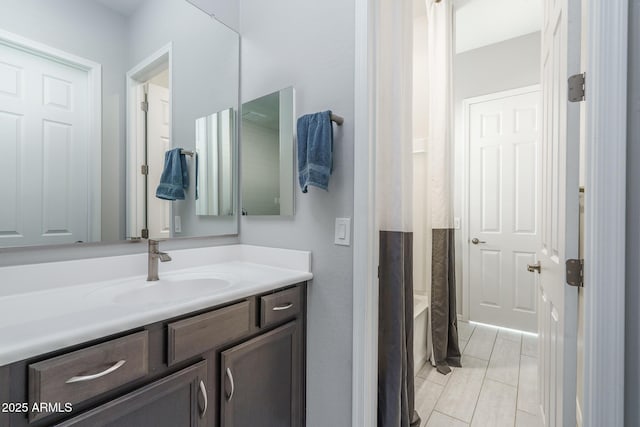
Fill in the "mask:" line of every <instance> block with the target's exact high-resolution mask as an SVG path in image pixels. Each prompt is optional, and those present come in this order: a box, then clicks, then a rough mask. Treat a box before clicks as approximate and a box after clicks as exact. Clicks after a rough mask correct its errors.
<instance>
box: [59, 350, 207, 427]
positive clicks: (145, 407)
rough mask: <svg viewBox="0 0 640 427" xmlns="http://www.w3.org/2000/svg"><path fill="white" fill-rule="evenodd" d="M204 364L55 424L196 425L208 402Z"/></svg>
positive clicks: (203, 416)
mask: <svg viewBox="0 0 640 427" xmlns="http://www.w3.org/2000/svg"><path fill="white" fill-rule="evenodd" d="M206 380H207V364H206V362H199V363H197V364H195V365H192V366H190V367H188V368H185V369H183V370H181V371H179V372H176V373H175V374H172V375H169V376H168V377H165V378H162V379H160V380H157V381H155V382H153V383H151V384H149V385H148V386H145V387H143V388H141V389H139V390H136V391H134V392H132V393H129V394H127V395H125V396H122V397H120V398H118V399H115V400H112V401H110V402H108V403H105V404H104V405H102V406H99V407H97V408H96V409H93V410H91V411H88V412H85V413H83V414H81V415H78V416H77V417H74V418H72V419H70V420H67V421H65V422H63V423H61V424H58V427H62V426H64V427H69V426H73V427H103V426H104V427H107V426H108V427H116V426H117V427H199V426H205V425H206V416H207V412H208V411H210V409H209V408H208V406H209V402H208V401H207V392H206V385H205V383H204V382H205V381H206Z"/></svg>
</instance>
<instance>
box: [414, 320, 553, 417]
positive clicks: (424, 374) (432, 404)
mask: <svg viewBox="0 0 640 427" xmlns="http://www.w3.org/2000/svg"><path fill="white" fill-rule="evenodd" d="M458 328H459V338H460V351H461V352H462V368H454V369H453V372H451V373H450V374H449V375H441V374H439V373H438V372H437V371H436V370H435V369H434V368H433V367H432V366H431V365H430V364H427V365H425V366H424V367H423V368H422V369H421V370H420V372H419V373H418V375H417V377H416V410H417V411H418V413H419V414H420V417H421V418H422V425H421V427H445V426H446V427H465V426H471V427H502V426H509V427H537V426H539V425H541V424H540V420H539V417H538V415H537V411H536V397H537V396H536V394H537V381H538V377H537V366H538V350H537V348H538V342H537V338H536V337H534V336H531V335H525V334H520V333H518V332H512V331H505V330H498V329H496V328H491V327H488V326H480V325H478V326H476V325H471V324H469V323H466V322H459V323H458Z"/></svg>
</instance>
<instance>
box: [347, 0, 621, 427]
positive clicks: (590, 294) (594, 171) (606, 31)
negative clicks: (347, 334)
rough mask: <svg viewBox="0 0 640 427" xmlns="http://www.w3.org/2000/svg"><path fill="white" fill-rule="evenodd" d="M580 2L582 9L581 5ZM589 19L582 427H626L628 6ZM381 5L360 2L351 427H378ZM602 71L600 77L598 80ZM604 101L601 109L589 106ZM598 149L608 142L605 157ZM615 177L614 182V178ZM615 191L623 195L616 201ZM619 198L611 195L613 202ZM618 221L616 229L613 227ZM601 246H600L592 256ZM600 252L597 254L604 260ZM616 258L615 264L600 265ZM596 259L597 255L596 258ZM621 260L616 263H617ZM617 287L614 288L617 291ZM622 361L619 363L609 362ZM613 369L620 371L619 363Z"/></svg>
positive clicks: (599, 10)
mask: <svg viewBox="0 0 640 427" xmlns="http://www.w3.org/2000/svg"><path fill="white" fill-rule="evenodd" d="M574 1H579V0H574ZM582 3H583V5H584V6H585V7H587V9H588V12H589V13H588V16H589V25H588V28H587V29H586V31H585V33H586V34H585V35H586V38H587V40H588V51H589V64H588V66H587V73H588V89H587V94H588V95H587V110H588V111H587V120H588V131H587V138H586V153H587V164H588V169H589V170H588V171H587V179H586V183H587V185H589V186H590V189H591V188H592V191H590V193H589V195H591V197H588V198H587V199H586V201H585V210H588V211H589V216H588V217H587V220H586V232H587V233H589V234H590V235H592V236H597V235H598V234H597V233H601V235H600V237H599V239H598V241H597V242H594V241H593V240H588V241H587V245H585V246H586V248H585V249H586V251H585V258H586V260H587V263H586V268H585V275H586V280H587V282H588V285H587V287H586V288H585V291H586V294H585V355H589V357H586V358H585V370H584V371H585V376H584V384H585V396H584V406H585V409H586V411H585V412H584V414H583V415H584V425H585V426H597V425H598V421H602V420H606V421H607V423H608V425H620V426H621V425H623V419H624V406H623V405H624V365H625V364H624V324H625V323H624V321H625V313H624V308H625V305H624V290H625V262H624V255H625V239H624V235H625V231H626V226H625V221H624V220H622V221H618V219H620V218H623V219H624V218H625V213H626V212H625V211H626V200H625V197H626V194H625V193H626V177H625V167H624V165H625V164H626V145H627V141H626V107H627V106H626V85H627V43H628V39H627V26H628V3H627V2H626V1H625V0H612V1H610V2H606V4H605V2H601V1H599V0H582ZM376 5H377V1H376V0H356V2H355V76H356V77H355V84H354V89H355V96H354V113H355V119H356V120H355V124H354V159H355V160H354V185H355V186H357V188H356V191H355V192H354V218H358V220H357V221H355V222H354V236H353V239H354V242H353V244H354V248H353V296H354V299H353V358H352V364H353V365H352V366H353V376H352V426H353V427H361V426H374V425H376V413H377V400H376V396H377V363H378V354H377V343H378V337H377V331H378V324H377V319H378V289H377V268H378V246H377V245H378V235H377V230H376V227H375V224H376V212H375V180H374V179H372V178H373V177H375V164H376V156H375V146H376V145H375V144H376V140H375V132H374V131H373V129H374V126H375V111H376V92H375V88H374V83H375V76H376V73H375V51H374V43H375V37H376V24H375V22H376V21H375V8H376ZM594 70H598V71H597V72H596V73H594V72H593V71H594ZM590 93H591V94H596V95H597V97H598V100H599V102H598V105H595V104H594V103H589V102H588V100H589V97H590V96H591V95H589V94H590ZM598 141H606V144H601V146H600V147H598V144H597V142H598ZM611 171H614V173H610V172H611ZM612 188H615V189H616V191H611V189H612ZM608 192H609V193H612V194H608ZM612 218H613V219H615V221H612ZM594 243H598V245H600V246H594ZM596 247H598V248H599V251H596ZM600 251H602V252H603V253H608V252H609V251H610V253H611V256H607V257H602V256H600V255H601V253H600ZM596 252H597V253H596ZM612 260H615V262H611V261H612ZM611 278H613V279H614V284H613V287H612V286H611V282H612V280H611ZM612 355H615V357H616V360H615V361H612V360H611V356H612ZM612 362H613V363H612Z"/></svg>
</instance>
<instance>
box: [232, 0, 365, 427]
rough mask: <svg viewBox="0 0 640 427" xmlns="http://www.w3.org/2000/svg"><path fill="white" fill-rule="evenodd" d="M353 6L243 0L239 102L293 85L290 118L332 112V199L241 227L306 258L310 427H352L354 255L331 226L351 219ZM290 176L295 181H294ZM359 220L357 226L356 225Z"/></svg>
mask: <svg viewBox="0 0 640 427" xmlns="http://www.w3.org/2000/svg"><path fill="white" fill-rule="evenodd" d="M354 10H355V9H354V3H353V2H351V1H344V0H325V1H322V2H306V1H305V2H300V1H297V0H276V1H271V2H266V1H264V0H243V2H242V3H241V5H240V29H241V34H242V100H243V101H248V100H251V99H254V98H257V97H260V96H262V95H266V94H268V93H271V92H274V91H276V90H279V89H281V88H284V87H287V86H291V85H293V86H294V87H295V90H296V115H297V116H300V115H302V114H305V113H312V112H317V111H321V110H326V109H331V110H333V111H334V112H335V113H336V114H339V115H341V116H343V117H344V118H345V123H344V125H343V126H342V127H340V128H338V127H335V126H334V130H335V131H334V136H335V142H334V171H333V175H332V176H331V180H330V183H329V191H328V192H325V191H323V190H319V189H317V188H310V189H309V193H307V194H302V193H301V192H300V189H299V188H298V187H296V190H295V198H296V199H295V206H296V214H295V216H293V217H286V218H282V217H274V218H264V217H263V218H258V217H242V220H241V234H240V238H241V240H242V242H243V243H250V244H258V245H270V246H276V247H283V248H295V249H306V250H311V251H312V252H313V274H314V279H313V282H312V283H311V285H310V286H309V323H308V337H307V346H308V347H307V349H308V365H307V375H308V377H307V425H308V426H309V427H325V426H348V425H351V373H352V360H351V359H352V354H351V351H352V322H353V309H352V303H353V301H352V300H353V298H352V294H353V285H352V281H353V268H352V261H353V251H352V248H351V247H344V246H335V245H334V244H333V234H334V233H333V232H334V221H335V218H336V217H352V216H353V191H354V189H353V184H354V182H353V161H354V159H353V116H354V99H353V97H354V90H353V86H354V44H355V33H354V29H353V25H354V24H353V23H354V19H355V15H354ZM296 176H297V174H296ZM356 220H357V219H356Z"/></svg>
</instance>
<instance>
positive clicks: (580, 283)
mask: <svg viewBox="0 0 640 427" xmlns="http://www.w3.org/2000/svg"><path fill="white" fill-rule="evenodd" d="M565 265H566V267H567V284H569V285H571V286H577V287H578V288H582V287H584V260H583V259H568V260H567V262H566V264H565Z"/></svg>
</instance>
